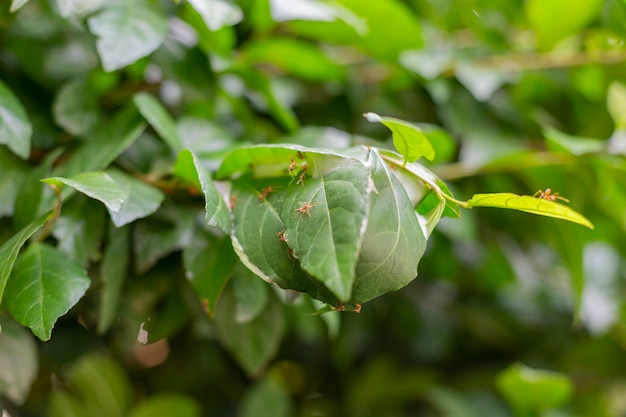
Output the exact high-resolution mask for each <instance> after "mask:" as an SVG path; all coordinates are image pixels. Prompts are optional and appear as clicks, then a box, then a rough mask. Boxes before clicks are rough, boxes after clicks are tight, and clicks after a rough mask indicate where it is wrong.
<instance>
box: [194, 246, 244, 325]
mask: <svg viewBox="0 0 626 417" xmlns="http://www.w3.org/2000/svg"><path fill="white" fill-rule="evenodd" d="M203 237H204V238H203V239H196V240H195V241H193V242H192V243H191V244H190V245H187V246H186V247H185V249H184V250H183V263H184V266H185V276H186V277H187V279H188V280H189V282H190V283H191V286H192V287H193V289H194V290H195V291H196V293H197V294H198V296H199V297H200V299H201V300H203V302H205V303H206V304H205V306H206V309H207V310H208V313H209V315H210V316H213V315H214V314H215V305H216V303H217V300H218V299H219V298H220V296H221V295H222V291H223V290H224V287H225V286H226V283H227V282H228V280H229V279H230V277H231V276H232V274H233V270H234V269H235V265H236V263H237V256H236V255H235V252H233V247H232V245H231V243H230V238H229V237H228V236H226V237H223V238H221V239H220V240H216V239H215V238H209V237H207V236H204V235H203Z"/></svg>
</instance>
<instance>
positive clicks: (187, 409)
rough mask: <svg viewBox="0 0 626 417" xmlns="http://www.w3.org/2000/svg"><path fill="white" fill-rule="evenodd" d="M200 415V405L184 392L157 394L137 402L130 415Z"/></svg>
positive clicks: (169, 416)
mask: <svg viewBox="0 0 626 417" xmlns="http://www.w3.org/2000/svg"><path fill="white" fill-rule="evenodd" d="M154 416H160V417H199V416H200V405H199V404H198V403H197V401H196V400H194V399H193V398H191V397H188V396H186V395H182V394H168V393H163V394H156V395H153V396H151V397H148V398H147V399H145V400H143V401H142V402H140V403H139V404H137V405H136V406H135V407H134V408H133V409H131V410H130V412H129V413H128V417H154Z"/></svg>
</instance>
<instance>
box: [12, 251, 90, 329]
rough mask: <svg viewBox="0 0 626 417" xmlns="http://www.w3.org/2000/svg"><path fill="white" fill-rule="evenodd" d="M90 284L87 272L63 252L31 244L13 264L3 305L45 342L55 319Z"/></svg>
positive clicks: (77, 298) (70, 306)
mask: <svg viewBox="0 0 626 417" xmlns="http://www.w3.org/2000/svg"><path fill="white" fill-rule="evenodd" d="M90 283H91V281H90V279H89V277H88V276H87V272H86V271H85V270H84V269H83V268H81V267H80V266H78V265H77V264H76V263H74V262H73V261H72V260H70V259H69V258H68V257H67V255H65V254H64V253H63V252H60V251H58V250H56V249H54V248H53V247H50V246H47V245H45V244H40V243H33V244H31V245H30V246H29V247H28V249H26V251H24V253H22V254H21V255H20V257H19V258H18V260H17V262H16V263H15V267H14V268H13V273H12V274H11V279H9V282H8V283H7V286H6V291H5V295H6V297H5V303H6V306H7V308H8V309H9V311H10V312H11V315H12V316H13V317H15V319H16V320H17V321H19V322H20V323H21V324H22V325H24V326H26V327H29V328H30V329H31V330H32V331H33V333H34V334H35V336H37V337H38V338H40V339H41V340H44V341H45V340H48V339H50V336H51V334H52V328H53V327H54V324H55V322H56V321H57V319H58V318H59V317H61V316H62V315H64V314H65V313H67V312H68V311H69V309H70V308H72V307H73V306H74V305H75V304H76V303H77V302H78V300H80V298H81V297H82V296H83V294H84V293H85V291H87V288H89V285H90Z"/></svg>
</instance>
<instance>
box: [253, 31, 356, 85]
mask: <svg viewBox="0 0 626 417" xmlns="http://www.w3.org/2000/svg"><path fill="white" fill-rule="evenodd" d="M242 54H243V59H244V61H245V62H246V65H256V64H268V63H269V64H273V65H275V66H277V67H279V68H281V69H283V70H284V71H285V72H287V73H289V74H292V75H294V76H296V77H299V78H302V79H305V80H310V81H313V82H319V81H332V80H336V81H340V80H342V79H343V78H344V77H345V69H344V67H343V66H341V65H339V64H337V63H336V62H334V61H333V60H331V59H330V58H329V57H328V56H327V55H326V54H324V53H323V52H322V51H321V50H320V49H319V48H318V47H317V46H315V45H313V44H311V43H310V42H305V41H302V40H298V39H293V38H286V37H272V38H266V39H259V40H256V41H253V42H250V43H249V44H248V45H247V46H246V48H245V49H244V50H243V51H242Z"/></svg>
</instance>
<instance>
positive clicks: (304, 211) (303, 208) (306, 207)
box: [294, 201, 319, 221]
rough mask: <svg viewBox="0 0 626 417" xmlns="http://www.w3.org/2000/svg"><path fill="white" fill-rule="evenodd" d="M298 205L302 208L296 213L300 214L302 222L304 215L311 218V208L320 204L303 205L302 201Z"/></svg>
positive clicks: (309, 203)
mask: <svg viewBox="0 0 626 417" xmlns="http://www.w3.org/2000/svg"><path fill="white" fill-rule="evenodd" d="M298 204H300V207H298V208H297V209H295V210H294V211H296V212H298V213H299V214H300V221H302V215H303V214H306V215H307V216H309V217H311V208H312V207H313V206H314V205H316V204H319V203H312V202H310V201H309V202H308V203H303V202H302V201H299V202H298Z"/></svg>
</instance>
